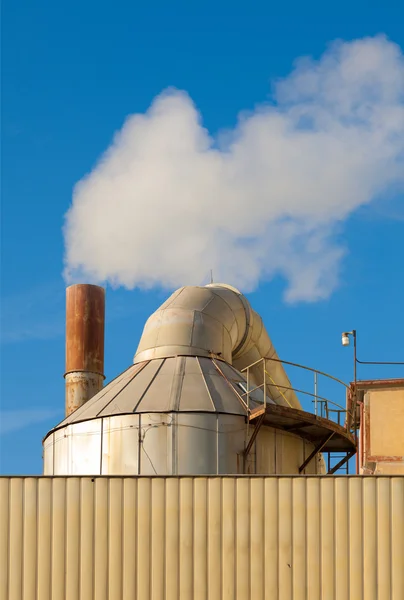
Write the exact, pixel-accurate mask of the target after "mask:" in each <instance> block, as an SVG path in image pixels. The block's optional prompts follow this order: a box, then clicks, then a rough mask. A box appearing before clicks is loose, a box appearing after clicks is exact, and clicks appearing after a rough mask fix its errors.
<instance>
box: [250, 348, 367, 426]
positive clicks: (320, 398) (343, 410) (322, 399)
mask: <svg viewBox="0 0 404 600" xmlns="http://www.w3.org/2000/svg"><path fill="white" fill-rule="evenodd" d="M266 360H272V361H275V362H279V363H284V364H287V365H291V366H293V367H298V368H300V369H304V370H306V371H310V372H312V373H316V374H318V375H323V376H324V377H327V378H328V379H331V380H333V381H336V382H337V383H339V384H340V385H343V386H344V387H345V388H346V389H347V390H348V391H349V390H350V386H349V385H347V384H346V383H345V382H344V381H342V380H341V379H338V378H337V377H334V376H333V375H330V374H329V373H325V372H324V371H319V370H318V369H313V368H311V367H307V366H305V365H300V364H298V363H293V362H290V361H287V360H281V359H279V358H273V357H269V356H264V357H262V358H260V359H259V360H256V361H255V362H254V363H252V364H251V365H248V366H247V367H245V368H244V369H242V370H241V373H244V372H247V373H246V375H247V391H246V392H245V394H243V396H244V395H246V396H247V405H248V406H249V396H250V394H251V392H253V391H255V390H257V389H258V388H262V387H263V388H264V398H265V400H266V386H267V385H270V386H274V387H276V388H277V389H278V391H279V392H280V393H281V395H282V396H283V397H284V398H285V396H284V394H282V391H281V389H280V388H282V389H284V390H291V391H294V392H297V393H300V394H305V395H306V396H311V397H312V398H315V400H318V401H319V402H320V403H321V404H325V407H324V408H325V413H326V415H327V418H328V414H329V412H334V413H338V424H340V418H339V415H340V414H341V413H345V414H346V418H345V427H346V425H347V421H348V416H349V417H350V418H351V420H352V423H353V424H354V421H355V415H354V414H353V412H351V411H350V410H348V408H347V407H346V408H344V407H343V406H341V404H338V403H337V402H334V401H333V400H329V399H328V398H325V397H323V396H319V395H318V394H312V393H311V392H307V391H305V390H300V389H298V388H295V387H289V386H285V385H279V384H277V383H275V382H274V381H273V379H272V378H271V377H270V375H269V373H267V371H266V369H265V361H266ZM261 362H262V363H263V367H264V381H265V375H267V376H268V377H269V378H270V379H271V381H272V383H269V382H266V384H261V385H258V386H256V387H254V388H253V389H252V390H249V374H250V369H251V368H253V367H255V366H256V365H258V364H260V363H261ZM285 399H286V398H285ZM288 404H289V402H288ZM329 404H331V405H333V406H336V407H337V408H338V409H339V410H335V409H332V408H329V407H328V405H329Z"/></svg>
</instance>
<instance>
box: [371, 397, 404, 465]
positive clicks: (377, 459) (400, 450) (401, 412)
mask: <svg viewBox="0 0 404 600" xmlns="http://www.w3.org/2000/svg"><path fill="white" fill-rule="evenodd" d="M363 409H364V413H363V424H362V427H363V435H362V440H363V467H364V469H366V470H367V471H369V472H375V473H383V474H397V473H400V474H404V387H389V388H388V387H386V388H378V389H369V390H366V391H365V394H364V407H363Z"/></svg>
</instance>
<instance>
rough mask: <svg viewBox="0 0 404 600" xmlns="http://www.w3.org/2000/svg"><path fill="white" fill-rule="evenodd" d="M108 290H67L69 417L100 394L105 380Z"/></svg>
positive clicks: (85, 286) (74, 287)
mask: <svg viewBox="0 0 404 600" xmlns="http://www.w3.org/2000/svg"><path fill="white" fill-rule="evenodd" d="M104 328H105V290H104V288H101V287H99V286H96V285H89V284H78V285H72V286H70V287H68V288H67V289H66V371H65V382H66V383H65V386H66V401H65V402H66V416H68V415H70V414H71V413H72V412H73V411H75V410H77V409H78V408H79V407H80V406H82V405H83V404H84V403H85V402H87V400H89V399H90V398H92V397H93V396H94V395H95V394H96V393H97V392H99V391H100V389H101V388H102V385H103V379H104Z"/></svg>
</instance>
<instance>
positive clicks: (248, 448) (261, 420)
mask: <svg viewBox="0 0 404 600" xmlns="http://www.w3.org/2000/svg"><path fill="white" fill-rule="evenodd" d="M264 419H265V413H262V415H260V416H259V417H258V419H257V423H256V425H255V428H254V431H253V432H252V436H251V438H250V441H249V442H248V444H247V448H246V449H245V450H244V460H245V459H246V458H247V456H248V455H249V453H250V450H251V448H252V445H253V443H254V442H255V438H256V437H257V435H258V432H259V430H260V429H261V425H262V424H263V422H264Z"/></svg>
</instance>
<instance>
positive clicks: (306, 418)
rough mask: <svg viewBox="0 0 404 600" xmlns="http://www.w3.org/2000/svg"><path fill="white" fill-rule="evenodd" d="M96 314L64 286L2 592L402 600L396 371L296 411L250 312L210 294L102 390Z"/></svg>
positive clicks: (79, 293) (95, 299) (200, 296)
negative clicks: (55, 365) (43, 414)
mask: <svg viewBox="0 0 404 600" xmlns="http://www.w3.org/2000/svg"><path fill="white" fill-rule="evenodd" d="M104 312H105V291H104V289H103V288H100V287H98V286H93V285H83V284H81V285H74V286H71V287H69V288H67V292H66V373H65V381H66V400H65V402H66V415H65V419H64V420H63V421H62V422H61V423H59V424H58V425H57V426H55V427H54V428H53V429H52V430H51V431H50V432H48V434H47V435H46V436H45V438H44V440H43V460H44V474H43V476H41V477H37V478H35V477H27V478H24V477H3V478H0V486H1V490H0V504H1V506H0V561H1V565H2V571H1V575H0V600H6V599H7V600H20V599H21V600H28V599H32V600H34V599H35V600H48V599H49V600H64V599H66V600H73V599H74V600H101V599H105V600H106V599H117V600H118V599H121V598H122V599H124V600H129V599H139V600H146V599H156V600H157V599H162V600H163V599H164V600H184V599H193V598H195V599H201V600H202V599H203V600H205V599H208V600H213V599H218V600H219V599H229V600H230V599H238V600H247V599H249V598H251V599H254V600H260V599H262V600H263V599H265V598H271V599H272V598H274V599H282V600H297V599H302V600H303V599H304V600H317V599H318V600H334V599H335V600H348V599H349V600H361V599H364V600H373V599H374V600H376V599H377V600H389V599H391V600H402V599H403V598H404V477H403V475H404V435H403V433H402V432H403V431H404V379H396V380H384V381H357V380H356V377H355V381H354V382H353V383H351V384H350V385H345V384H343V382H340V383H341V385H343V386H344V393H345V402H346V404H345V406H343V407H339V408H337V409H335V405H334V406H332V404H333V403H330V402H329V401H328V400H327V399H326V398H323V397H320V396H318V394H317V393H316V390H315V391H314V393H313V394H312V393H309V395H310V396H312V397H313V398H314V400H315V402H316V405H317V402H319V403H321V406H322V408H323V410H322V411H321V414H319V412H318V411H315V413H314V414H313V413H310V412H307V411H304V410H303V409H302V406H301V404H300V401H299V393H305V392H304V391H302V390H296V389H295V388H294V387H293V385H292V383H291V381H290V379H289V377H288V375H287V373H286V365H287V364H288V363H287V362H286V361H283V360H281V359H280V358H279V356H278V355H277V353H276V351H275V348H274V347H273V345H272V342H271V340H270V338H269V336H268V333H267V331H266V329H265V326H264V324H263V321H262V319H261V317H260V316H259V315H258V313H257V312H255V311H254V309H253V308H252V307H251V305H250V303H249V302H248V300H247V299H246V298H245V296H243V295H242V294H241V293H240V292H239V291H238V290H236V289H235V288H233V287H231V286H228V285H224V284H210V285H208V286H204V287H194V286H189V287H184V288H181V289H179V290H177V291H176V292H175V293H174V294H172V296H170V298H168V300H167V301H166V302H165V303H164V304H163V305H162V306H161V307H160V308H159V309H158V310H157V311H156V312H155V313H154V314H152V315H151V317H150V318H149V319H148V321H147V323H146V325H145V327H144V331H143V334H142V337H141V339H140V342H139V345H138V348H137V351H136V353H135V356H134V359H133V364H132V365H131V366H130V367H129V368H128V369H126V370H125V371H124V372H123V373H121V374H120V375H118V376H117V377H116V378H115V379H114V380H112V381H111V382H109V383H108V384H107V385H104ZM349 333H352V332H348V334H349ZM348 334H347V333H345V334H344V335H345V336H348ZM305 368H307V367H305ZM310 370H312V371H313V372H314V373H315V374H317V373H318V374H319V373H320V372H319V371H316V370H315V369H310ZM333 379H334V380H335V378H333ZM306 393H307V392H306ZM333 414H337V415H338V418H332V415H333ZM354 456H356V459H355V460H356V472H355V473H353V474H349V475H341V474H340V469H341V468H343V467H347V465H348V464H349V461H350V459H352V458H353V457H354Z"/></svg>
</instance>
